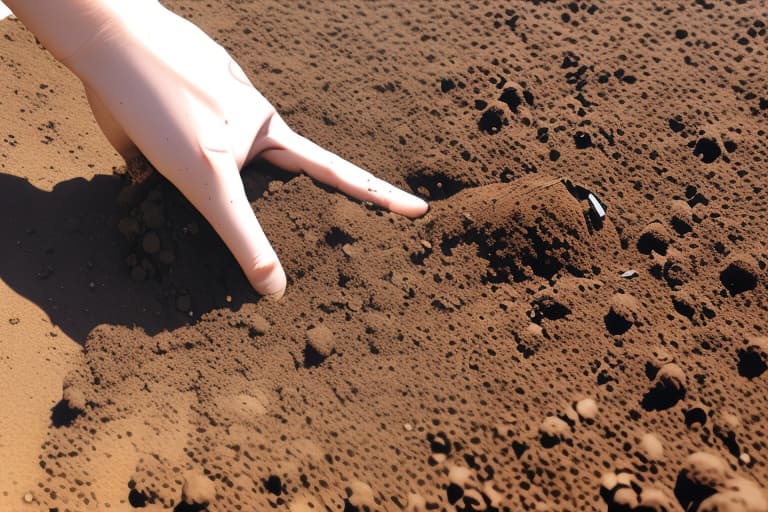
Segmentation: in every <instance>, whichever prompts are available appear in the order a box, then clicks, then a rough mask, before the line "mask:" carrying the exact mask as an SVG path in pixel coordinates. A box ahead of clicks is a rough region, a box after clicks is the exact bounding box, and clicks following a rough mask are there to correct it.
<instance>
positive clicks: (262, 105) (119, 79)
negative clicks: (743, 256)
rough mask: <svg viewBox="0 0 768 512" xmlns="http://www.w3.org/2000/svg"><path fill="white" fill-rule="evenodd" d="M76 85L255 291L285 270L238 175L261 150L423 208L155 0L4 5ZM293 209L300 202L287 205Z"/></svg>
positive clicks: (121, 146)
mask: <svg viewBox="0 0 768 512" xmlns="http://www.w3.org/2000/svg"><path fill="white" fill-rule="evenodd" d="M6 3H7V4H8V5H9V7H10V8H11V9H12V10H13V11H14V13H15V14H16V15H17V16H18V17H19V19H20V20H21V21H22V22H24V23H25V24H26V25H27V27H28V28H29V29H30V30H31V31H32V32H33V33H35V35H36V36H37V37H38V39H39V40H40V41H41V42H42V43H43V44H44V45H45V46H46V47H47V48H48V50H49V51H50V52H51V53H52V54H53V55H54V56H55V57H56V58H57V59H59V60H60V61H61V62H63V63H64V64H65V65H66V66H67V67H68V68H69V69H70V70H72V71H73V72H74V73H75V74H76V75H77V76H78V77H79V78H80V79H81V80H82V81H83V83H84V84H85V88H86V93H87V96H88V99H89V102H90V104H91V108H92V109H93V112H94V115H95V117H96V119H97V121H98V123H99V125H100V126H101V128H102V130H103V131H104V133H105V135H106V136H107V139H109V141H110V143H112V145H113V146H114V147H115V148H116V149H117V150H118V151H119V152H120V154H121V155H122V156H123V157H125V158H130V157H132V156H135V155H136V153H137V152H138V151H140V152H141V153H143V154H144V156H145V157H146V158H147V160H149V161H150V162H151V163H152V165H153V166H154V167H155V168H156V169H157V170H158V171H160V172H161V173H162V174H163V175H164V176H165V177H166V178H168V180H170V181H171V182H172V183H173V184H174V185H175V186H176V187H177V188H178V189H179V190H180V191H181V192H182V193H183V194H184V195H185V196H186V197H187V198H188V199H189V200H190V202H191V203H192V204H193V205H194V206H195V207H196V208H197V209H198V210H199V211H200V212H201V213H202V214H203V215H204V216H205V217H206V219H207V220H208V221H209V222H210V223H211V225H212V226H213V228H214V229H215V230H216V232H217V233H218V234H219V236H221V238H222V239H223V240H224V242H225V243H226V244H227V247H229V249H230V251H232V254H233V255H234V256H235V258H236V259H237V261H238V262H239V264H240V266H241V267H242V269H243V271H244V272H245V275H246V276H247V277H248V279H249V280H250V282H251V284H252V285H253V287H254V288H255V289H256V290H257V291H258V292H259V293H261V294H264V295H267V296H271V297H273V298H280V297H281V296H282V295H283V293H284V290H285V286H286V277H285V272H284V271H283V268H282V266H281V265H280V262H279V260H278V258H277V255H276V254H275V252H274V250H273V249H272V246H271V245H270V243H269V241H268V240H267V238H266V236H265V234H264V232H263V231H262V229H261V226H260V225H259V223H258V221H257V220H256V217H255V216H254V214H253V210H252V209H251V206H250V204H249V202H248V200H247V198H246V195H245V189H244V187H243V184H242V181H241V179H240V175H239V171H240V169H242V168H243V166H244V165H245V164H246V163H247V162H248V161H250V160H251V159H253V158H255V157H257V156H258V157H262V158H265V159H267V160H269V161H270V162H272V163H274V164H275V165H277V166H279V167H281V168H284V169H286V170H289V171H305V172H306V173H307V174H309V175H310V176H312V177H313V178H315V179H317V180H318V181H321V182H323V183H326V184H328V185H330V186H332V187H335V188H337V189H339V190H341V191H342V192H345V193H347V194H349V195H350V196H353V197H355V198H357V199H360V200H363V201H370V202H373V203H376V204H379V205H381V206H384V207H386V208H389V209H390V210H391V211H393V212H396V213H400V214H402V215H407V216H409V217H417V216H420V215H423V214H424V213H425V212H426V211H427V208H428V206H427V204H426V203H425V202H424V201H423V200H421V199H419V198H417V197H415V196H413V195H411V194H408V193H406V192H404V191H402V190H400V189H398V188H396V187H394V186H392V185H390V184H388V183H386V182H384V181H382V180H380V179H378V178H376V177H374V176H373V175H372V174H370V173H368V172H366V171H364V170H363V169H360V168H359V167H357V166H355V165H354V164H352V163H350V162H347V161H346V160H344V159H342V158H340V157H338V156H336V155H335V154H333V153H331V152H329V151H326V150H325V149H323V148H321V147H319V146H318V145H316V144H314V143H313V142H311V141H309V140H307V139H306V138H304V137H302V136H300V135H298V134H297V133H295V132H294V131H293V130H291V129H290V128H289V127H288V126H287V125H286V124H285V122H284V121H283V120H282V119H281V118H280V116H279V115H278V114H277V113H276V112H275V109H274V107H272V105H271V104H270V103H269V102H268V101H267V100H266V99H264V97H263V96H262V95H261V94H260V93H259V92H258V91H257V90H256V89H255V88H254V87H253V85H252V84H251V82H250V81H249V80H248V78H247V77H246V76H245V73H243V71H242V69H241V68H240V66H238V65H237V63H236V62H235V61H234V60H232V58H231V57H230V56H229V54H228V53H227V52H226V50H224V49H223V48H222V47H221V46H220V45H218V44H217V43H216V42H215V41H213V40H212V39H211V38H210V37H208V36H207V35H206V34H205V33H204V32H202V31H201V30H200V29H198V28H197V27H196V26H195V25H193V24H192V23H190V22H188V21H186V20H184V19H183V18H181V17H179V16H177V15H175V14H173V13H172V12H170V11H169V10H167V9H165V8H164V7H163V6H161V5H160V4H159V3H157V2H155V1H154V0H6ZM297 207H300V205H297Z"/></svg>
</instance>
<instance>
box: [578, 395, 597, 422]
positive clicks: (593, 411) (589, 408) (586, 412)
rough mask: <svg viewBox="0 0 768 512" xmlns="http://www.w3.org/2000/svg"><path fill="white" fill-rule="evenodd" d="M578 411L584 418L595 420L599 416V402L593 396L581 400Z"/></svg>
mask: <svg viewBox="0 0 768 512" xmlns="http://www.w3.org/2000/svg"><path fill="white" fill-rule="evenodd" d="M576 412H577V413H579V416H581V417H582V418H584V419H587V420H593V419H595V418H596V417H597V402H595V401H594V400H593V399H592V398H585V399H583V400H579V402H578V403H577V404H576Z"/></svg>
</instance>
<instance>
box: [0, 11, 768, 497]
mask: <svg viewBox="0 0 768 512" xmlns="http://www.w3.org/2000/svg"><path fill="white" fill-rule="evenodd" d="M167 5H168V6H169V7H170V8H171V9H173V10H174V11H176V12H178V13H180V14H182V15H184V16H186V17H188V18H189V19H191V20H192V21H194V22H195V23H197V24H199V25H200V26H201V27H202V28H203V29H204V30H206V31H207V32H208V33H209V34H210V35H211V36H212V37H214V38H215V39H216V40H217V41H219V42H220V43H221V44H223V45H224V46H225V47H226V48H228V49H229V50H230V52H231V53H232V54H233V56H234V57H235V58H236V59H237V60H238V61H239V62H240V63H241V64H242V67H243V69H244V70H245V71H246V73H247V74H248V75H249V76H250V77H251V79H252V81H253V82H254V83H255V84H256V86H257V87H258V88H259V89H260V90H261V91H262V92H263V93H264V95H265V96H266V97H267V98H269V99H270V100H271V101H272V102H273V103H274V104H275V105H276V106H277V108H278V110H279V111H280V112H281V113H282V114H283V117H284V118H285V119H286V121H287V122H288V123H289V124H290V125H291V126H292V127H294V129H296V130H297V131H299V132H300V133H302V134H303V135H305V136H307V137H310V138H312V139H313V140H315V141H316V142H318V143H319V144H321V145H323V146H325V147H328V148H329V149H332V150H333V151H335V152H337V153H339V154H340V155H342V156H344V157H346V158H348V159H350V160H352V161H354V162H356V163H357V164H359V165H361V166H363V167H366V168H368V169H370V170H371V171H373V172H375V173H377V174H378V175H380V176H382V177H384V178H386V179H389V180H391V181H393V182H395V183H398V184H399V185H401V186H403V187H405V188H408V189H410V190H413V191H415V192H416V193H419V194H421V195H422V196H424V197H425V198H427V199H429V200H430V204H431V210H430V212H429V213H428V214H427V215H426V216H425V217H424V218H422V219H419V220H416V221H410V220H407V219H404V218H401V217H398V216H396V215H392V214H389V213H387V212H384V211H381V210H378V209H376V208H373V207H370V206H368V205H364V204H359V203H357V202H354V201H351V200H349V199H348V198H346V197H345V196H343V195H340V194H334V193H330V191H327V190H324V189H323V188H321V187H319V186H318V185H317V184H315V183H313V182H312V181H311V180H310V179H308V178H307V177H304V176H294V175H288V174H286V173H283V172H281V171H279V170H277V169H274V168H272V167H269V166H266V165H265V164H262V163H257V164H255V165H253V166H251V167H250V168H248V169H246V170H245V171H244V180H245V182H246V186H247V190H248V192H249V194H250V196H251V197H252V200H253V207H254V210H255V211H256V212H257V214H258V216H259V219H260V220H261V222H262V224H263V226H264V228H265V231H266V232H267V234H268V235H269V237H270V238H271V240H272V242H273V244H274V246H275V248H276V250H277V252H278V254H279V255H280V256H281V259H282V261H283V264H284V266H285V268H286V271H287V273H288V276H289V281H290V284H289V288H288V292H287V295H286V297H285V299H284V300H283V301H281V302H280V303H277V304H275V303H271V302H268V301H263V300H259V297H258V296H257V295H255V294H254V293H253V292H251V291H250V290H249V288H248V286H247V283H246V282H245V280H244V278H243V276H242V274H241V273H240V271H239V269H238V268H237V266H236V264H235V262H234V260H233V259H232V258H231V257H230V256H229V255H228V253H227V252H226V250H225V249H224V248H223V246H222V244H221V243H220V242H219V241H218V239H217V238H216V237H215V235H214V234H213V233H212V232H211V231H210V228H208V227H207V225H206V224H205V222H204V221H203V220H202V219H201V218H200V217H199V216H198V215H197V214H196V213H195V212H194V211H192V210H191V208H190V207H189V206H188V205H187V204H186V203H185V202H184V200H183V199H182V198H180V197H179V195H178V194H177V193H176V192H175V191H174V190H172V189H171V188H170V187H169V186H168V185H167V184H166V183H163V182H162V181H161V180H159V179H155V180H153V181H152V182H151V183H150V184H149V185H148V186H146V187H144V188H141V189H129V188H126V187H124V180H123V179H122V178H121V177H119V176H116V175H113V174H112V170H113V169H112V168H113V167H117V166H119V165H120V163H119V161H118V159H117V158H116V156H115V155H114V154H113V153H112V152H111V151H110V148H109V147H108V146H107V143H106V141H104V140H103V138H101V136H100V135H99V133H98V129H97V128H96V127H95V125H94V124H93V121H92V120H91V118H90V114H89V113H88V111H87V108H86V104H85V101H84V95H83V93H82V91H81V89H80V88H79V84H77V83H76V82H75V80H74V79H73V78H72V77H70V76H69V75H68V74H67V72H66V70H64V69H63V68H62V67H61V66H59V65H57V64H56V63H55V62H54V61H52V60H51V58H50V57H49V56H48V55H47V54H45V53H44V52H43V51H42V50H41V49H39V48H36V47H35V44H34V41H33V39H32V38H31V36H30V35H29V33H27V32H26V31H25V30H24V29H23V27H22V26H21V25H20V24H19V23H18V22H15V21H10V20H9V21H4V22H2V24H0V32H2V33H3V34H4V36H5V37H4V38H2V39H0V67H2V69H3V70H4V73H5V75H4V76H5V77H6V78H5V79H4V80H3V81H2V84H1V85H0V119H2V125H3V127H4V128H3V132H2V134H1V135H2V137H1V138H2V142H1V143H0V185H1V186H0V240H1V243H2V254H3V256H2V261H1V262H0V277H1V278H2V282H3V283H4V285H3V288H2V289H0V294H1V297H2V301H0V302H1V303H2V304H4V305H2V306H0V313H2V314H3V315H4V316H6V317H7V320H6V319H4V318H0V319H1V320H2V322H0V323H2V325H0V356H2V357H0V370H2V372H0V374H2V375H0V383H2V389H4V390H5V391H4V393H6V395H7V396H5V397H4V398H5V400H6V406H5V407H4V411H3V414H2V416H0V427H2V430H0V459H3V460H4V461H8V462H5V463H4V465H5V466H6V467H5V468H3V469H0V504H2V507H0V508H3V510H6V509H7V510H27V509H28V510H46V511H48V510H57V511H59V512H63V511H65V510H73V511H75V510H77V511H80V510H107V509H111V510H121V511H122V510H131V509H133V508H134V507H135V508H144V509H145V510H175V511H187V510H204V509H206V506H205V503H208V505H207V510H211V511H219V510H221V511H225V510H226V511H228V510H269V509H271V508H278V509H283V510H292V511H294V512H297V511H306V510H344V511H356V510H359V511H362V510H407V511H412V512H417V511H426V510H459V511H478V510H488V511H493V510H499V511H503V510H508V511H517V510H553V511H572V510H608V511H624V510H630V511H632V510H635V511H641V510H642V511H648V510H658V511H662V510H666V511H682V510H699V511H704V510H708V511H714V510H718V511H742V510H746V511H766V510H768V495H767V494H766V490H765V487H766V486H767V485H768V444H766V436H768V398H767V395H768V372H766V365H768V332H767V330H768V326H767V325H766V323H765V318H766V316H767V315H768V312H767V311H768V276H767V274H768V271H766V263H767V262H768V253H767V252H766V247H765V242H766V235H765V227H766V225H767V223H768V216H767V215H766V214H767V212H768V209H767V207H766V199H765V197H766V194H765V186H766V184H767V183H768V150H767V149H766V139H767V138H768V137H767V134H766V126H768V125H767V124H766V121H768V81H766V76H765V70H766V69H768V53H767V52H768V50H767V48H768V37H767V36H766V25H765V24H766V23H768V7H767V6H766V4H765V2H761V1H754V0H752V1H749V0H747V1H727V0H725V1H722V2H713V3H711V4H710V3H707V2H705V1H703V0H697V1H695V2H662V1H659V2H650V1H648V2H596V3H594V4H592V3H583V2H571V3H567V2H550V1H536V0H534V1H530V2H523V1H516V2H508V1H507V2H494V1H484V2H447V1H437V2H424V3H416V2H409V1H397V2H389V3H385V2H356V3H354V2H346V1H334V2H330V1H327V2H311V3H310V4H309V5H307V3H306V2H294V1H281V2H277V1H258V2H256V1H238V2H226V3H221V4H220V3H210V4H206V3H204V2H195V1H173V2H167ZM76 177H85V178H87V179H82V178H76ZM588 192H591V193H593V194H594V195H595V196H596V197H597V198H598V199H599V200H600V201H601V202H602V204H603V205H605V206H606V207H607V216H606V217H605V219H600V218H599V216H596V215H595V213H594V211H593V210H591V209H590V207H589V203H588V201H587V200H586V194H587V193H588Z"/></svg>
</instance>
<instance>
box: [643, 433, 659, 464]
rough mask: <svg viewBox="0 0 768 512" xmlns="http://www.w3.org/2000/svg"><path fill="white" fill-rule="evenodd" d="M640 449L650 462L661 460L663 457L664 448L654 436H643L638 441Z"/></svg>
mask: <svg viewBox="0 0 768 512" xmlns="http://www.w3.org/2000/svg"><path fill="white" fill-rule="evenodd" d="M640 449H641V450H642V451H643V453H644V454H645V456H646V457H648V459H650V460H661V458H662V457H663V456H664V446H663V445H662V444H661V440H660V439H659V438H658V437H657V436H656V435H655V434H645V435H643V437H642V438H641V439H640Z"/></svg>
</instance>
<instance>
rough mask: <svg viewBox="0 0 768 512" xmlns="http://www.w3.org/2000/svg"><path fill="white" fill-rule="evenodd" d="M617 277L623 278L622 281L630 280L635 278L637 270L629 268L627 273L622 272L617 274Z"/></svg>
mask: <svg viewBox="0 0 768 512" xmlns="http://www.w3.org/2000/svg"><path fill="white" fill-rule="evenodd" d="M619 276H621V277H623V278H624V279H631V278H633V277H636V276H637V270H635V269H633V268H631V269H629V270H627V271H624V272H622V273H621V274H619Z"/></svg>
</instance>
